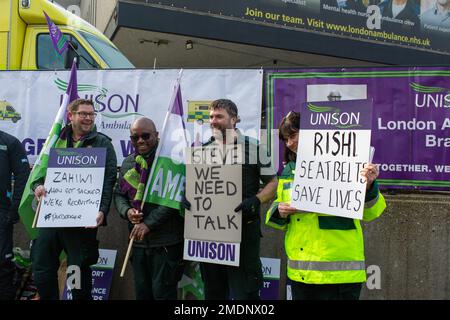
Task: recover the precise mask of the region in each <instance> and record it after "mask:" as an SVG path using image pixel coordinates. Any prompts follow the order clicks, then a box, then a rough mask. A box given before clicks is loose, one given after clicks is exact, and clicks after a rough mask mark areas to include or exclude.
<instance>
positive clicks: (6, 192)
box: [0, 130, 30, 223]
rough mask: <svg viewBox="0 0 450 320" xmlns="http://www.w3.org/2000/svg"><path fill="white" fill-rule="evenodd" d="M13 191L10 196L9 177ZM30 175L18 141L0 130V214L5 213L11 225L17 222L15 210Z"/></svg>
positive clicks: (22, 149) (25, 157)
mask: <svg viewBox="0 0 450 320" xmlns="http://www.w3.org/2000/svg"><path fill="white" fill-rule="evenodd" d="M12 174H14V191H13V192H12V195H11V175H12ZM29 174H30V165H29V163H28V158H27V155H26V153H25V149H24V148H23V146H22V144H21V143H20V141H19V140H18V139H16V138H15V137H13V136H11V135H9V134H7V133H5V132H3V131H1V130H0V214H4V212H7V214H8V220H9V221H10V222H11V223H16V222H18V221H19V215H18V213H17V210H18V208H19V204H20V199H21V198H22V194H23V190H24V188H25V185H26V184H27V180H28V175H29Z"/></svg>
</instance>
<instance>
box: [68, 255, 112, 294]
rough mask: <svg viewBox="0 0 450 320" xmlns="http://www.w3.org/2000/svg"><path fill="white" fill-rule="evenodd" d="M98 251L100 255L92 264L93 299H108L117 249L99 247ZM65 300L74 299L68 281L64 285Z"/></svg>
mask: <svg viewBox="0 0 450 320" xmlns="http://www.w3.org/2000/svg"><path fill="white" fill-rule="evenodd" d="M98 253H99V257H98V261H97V263H96V264H94V265H92V266H91V270H92V291H91V294H92V299H93V300H108V298H109V293H110V288H111V283H112V279H113V271H114V264H115V262H116V255H117V250H108V249H98ZM63 300H72V292H71V290H70V289H69V288H68V287H67V283H66V286H65V287H64V292H63Z"/></svg>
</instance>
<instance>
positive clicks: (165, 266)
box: [114, 117, 184, 300]
mask: <svg viewBox="0 0 450 320" xmlns="http://www.w3.org/2000/svg"><path fill="white" fill-rule="evenodd" d="M130 133H131V136H130V139H131V143H132V144H133V147H134V149H135V152H134V153H133V154H131V155H129V156H128V157H127V158H125V159H124V161H123V163H122V167H121V169H120V173H119V180H118V184H117V185H116V188H115V190H114V203H115V205H116V208H117V212H119V214H120V216H121V217H122V218H123V219H125V220H127V221H128V226H129V229H130V239H131V238H134V240H135V241H134V242H133V256H132V258H131V263H132V266H133V272H134V284H135V294H136V299H137V300H176V299H177V283H178V281H179V280H180V279H181V276H182V274H183V268H184V265H183V230H184V220H183V218H182V217H181V215H180V213H179V211H178V210H175V209H171V208H168V207H164V206H160V205H156V204H153V203H145V204H144V207H143V210H141V206H142V202H143V201H144V202H145V199H143V197H144V190H145V185H146V183H147V179H148V176H149V172H150V169H151V167H152V164H153V161H154V158H155V153H156V149H157V147H158V132H157V131H156V127H155V124H154V123H153V121H152V120H150V119H148V118H145V117H142V118H138V119H137V120H135V121H134V122H133V124H132V125H131V127H130Z"/></svg>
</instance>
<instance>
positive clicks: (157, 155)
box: [120, 69, 186, 278]
mask: <svg viewBox="0 0 450 320" xmlns="http://www.w3.org/2000/svg"><path fill="white" fill-rule="evenodd" d="M182 74H183V69H180V72H179V73H178V77H177V81H176V84H175V87H174V90H173V94H172V98H171V99H170V103H169V108H168V109H167V112H166V117H165V119H164V123H163V127H162V130H161V132H164V130H165V128H166V125H167V121H168V120H169V115H170V111H171V108H172V106H173V103H174V102H175V99H176V98H177V92H178V87H179V86H180V82H181V75H182ZM185 138H186V137H185ZM160 152H161V144H160V143H158V147H157V148H156V152H155V158H154V160H153V163H152V167H151V169H150V174H149V175H148V180H147V184H146V186H145V191H144V196H143V198H142V203H141V210H140V212H142V209H143V208H144V204H145V199H146V198H147V193H148V188H149V186H150V180H151V178H152V177H153V172H154V171H155V167H156V162H157V161H156V160H157V159H158V157H159V154H160ZM133 242H134V237H132V238H131V239H130V242H129V243H128V249H127V253H126V254H125V259H124V261H123V264H122V271H121V272H120V277H121V278H123V275H124V274H125V269H126V268H127V264H128V259H129V258H130V253H131V249H132V247H133Z"/></svg>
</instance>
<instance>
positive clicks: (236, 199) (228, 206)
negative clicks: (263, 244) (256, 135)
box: [184, 144, 242, 266]
mask: <svg viewBox="0 0 450 320" xmlns="http://www.w3.org/2000/svg"><path fill="white" fill-rule="evenodd" d="M226 146H227V147H226V148H224V149H223V148H222V147H194V148H188V149H187V152H186V155H187V161H186V198H187V199H188V200H189V201H190V202H191V210H186V213H185V225H184V237H185V242H184V259H185V260H192V261H201V262H210V263H216V264H225V265H232V266H239V251H240V250H239V249H240V242H241V229H242V214H241V212H234V208H236V207H237V206H238V205H239V203H241V201H242V165H241V164H237V163H242V148H241V145H239V144H237V145H231V146H228V145H226ZM224 150H225V151H224ZM224 158H225V161H224Z"/></svg>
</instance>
